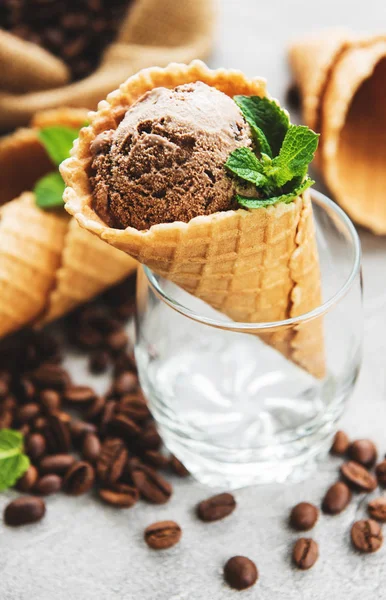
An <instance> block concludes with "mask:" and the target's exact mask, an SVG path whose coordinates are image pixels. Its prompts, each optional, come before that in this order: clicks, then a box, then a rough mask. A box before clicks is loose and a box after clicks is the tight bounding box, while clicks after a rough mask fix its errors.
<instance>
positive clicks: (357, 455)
mask: <svg viewBox="0 0 386 600" xmlns="http://www.w3.org/2000/svg"><path fill="white" fill-rule="evenodd" d="M377 454H378V452H377V448H376V446H375V444H374V442H372V441H371V440H355V442H352V444H350V446H349V447H348V455H349V457H350V458H351V460H354V461H355V462H357V463H359V464H361V465H363V466H364V467H367V468H368V467H372V466H373V465H374V463H375V461H376V460H377Z"/></svg>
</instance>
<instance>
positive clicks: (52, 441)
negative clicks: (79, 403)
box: [43, 413, 71, 453]
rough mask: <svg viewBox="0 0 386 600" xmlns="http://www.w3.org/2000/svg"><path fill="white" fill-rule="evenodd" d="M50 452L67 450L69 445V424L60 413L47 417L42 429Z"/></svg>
mask: <svg viewBox="0 0 386 600" xmlns="http://www.w3.org/2000/svg"><path fill="white" fill-rule="evenodd" d="M43 433H44V436H45V438H46V441H47V446H48V450H49V451H50V452H55V453H59V452H68V451H69V450H70V447H71V436H70V429H69V424H68V423H65V422H64V420H63V418H62V416H61V414H60V413H57V414H54V415H49V416H48V417H47V425H46V427H45V428H44V430H43Z"/></svg>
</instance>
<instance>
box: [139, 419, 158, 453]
mask: <svg viewBox="0 0 386 600" xmlns="http://www.w3.org/2000/svg"><path fill="white" fill-rule="evenodd" d="M136 443H137V445H138V447H139V448H141V449H143V450H159V448H160V447H161V446H162V440H161V436H160V434H159V433H158V431H157V428H156V426H155V424H154V423H149V424H148V425H147V426H146V427H145V429H143V430H142V431H141V432H140V435H139V436H138V439H137V442H136Z"/></svg>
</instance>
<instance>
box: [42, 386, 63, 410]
mask: <svg viewBox="0 0 386 600" xmlns="http://www.w3.org/2000/svg"><path fill="white" fill-rule="evenodd" d="M39 401H40V405H41V407H42V409H43V412H44V413H45V414H48V415H49V414H52V413H56V412H58V411H59V410H60V405H61V397H60V394H59V393H58V392H56V391H55V390H42V391H41V392H40V395H39Z"/></svg>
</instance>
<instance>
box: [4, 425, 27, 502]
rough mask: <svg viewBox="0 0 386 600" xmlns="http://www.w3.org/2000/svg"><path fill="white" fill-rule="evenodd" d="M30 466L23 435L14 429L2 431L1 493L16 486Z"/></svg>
mask: <svg viewBox="0 0 386 600" xmlns="http://www.w3.org/2000/svg"><path fill="white" fill-rule="evenodd" d="M29 465H30V462H29V458H28V456H26V455H25V454H24V452H23V436H22V434H21V433H19V432H18V431H14V430H13V429H2V430H0V492H3V491H4V490H6V489H7V488H9V487H11V486H13V485H15V483H16V481H17V480H18V479H20V477H21V476H22V475H24V473H25V472H26V470H27V469H28V467H29Z"/></svg>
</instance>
